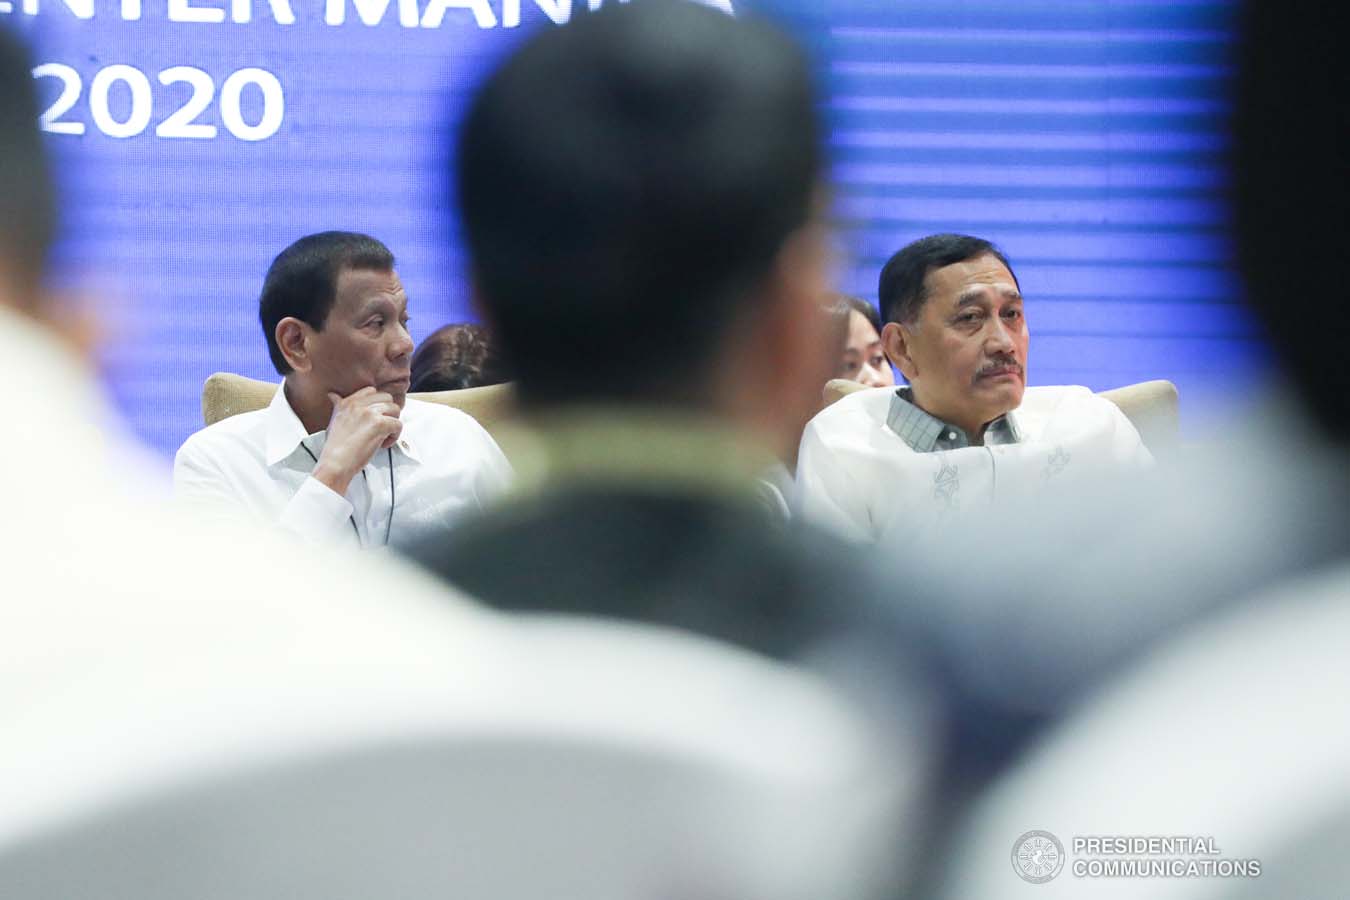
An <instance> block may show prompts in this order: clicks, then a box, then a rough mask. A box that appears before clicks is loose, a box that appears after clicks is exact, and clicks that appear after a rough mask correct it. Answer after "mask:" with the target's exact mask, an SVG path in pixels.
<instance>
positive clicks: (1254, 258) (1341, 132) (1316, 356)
mask: <svg viewBox="0 0 1350 900" xmlns="http://www.w3.org/2000/svg"><path fill="white" fill-rule="evenodd" d="M1339 8H1340V7H1339V6H1338V5H1337V4H1328V5H1325V6H1323V5H1322V4H1315V3H1297V2H1295V3H1292V4H1288V3H1261V2H1249V3H1246V4H1245V5H1244V8H1243V14H1242V17H1241V19H1240V23H1241V25H1240V39H1239V42H1238V62H1239V65H1238V77H1237V83H1236V87H1237V96H1236V98H1235V99H1236V102H1235V103H1234V107H1233V108H1234V115H1233V121H1232V132H1233V137H1234V144H1233V150H1234V154H1233V164H1234V165H1233V169H1234V171H1233V182H1232V183H1233V209H1234V213H1235V221H1236V226H1237V228H1236V236H1237V250H1238V260H1239V265H1240V267H1241V270H1242V274H1243V276H1244V279H1245V281H1246V288H1247V290H1246V295H1247V300H1248V303H1249V304H1250V306H1251V309H1252V310H1253V311H1254V312H1255V314H1256V316H1257V318H1258V319H1259V320H1260V322H1261V325H1262V326H1263V329H1264V331H1265V334H1266V336H1267V337H1268V339H1269V340H1270V343H1271V345H1272V347H1273V349H1274V351H1275V355H1276V357H1277V359H1278V360H1279V362H1280V363H1281V365H1282V367H1283V369H1284V370H1285V372H1286V373H1287V374H1288V375H1289V377H1290V378H1291V379H1292V381H1293V382H1294V385H1295V387H1296V388H1297V389H1298V394H1299V396H1301V397H1302V398H1303V400H1304V401H1305V402H1306V403H1307V404H1308V406H1309V408H1310V409H1311V410H1312V412H1313V414H1314V416H1315V417H1316V419H1317V420H1318V422H1319V423H1320V424H1321V425H1322V427H1323V429H1324V431H1325V432H1326V433H1327V434H1329V435H1331V436H1333V437H1336V438H1339V439H1341V440H1350V390H1347V384H1350V377H1348V376H1347V375H1346V368H1345V367H1346V362H1345V357H1346V348H1347V347H1350V322H1347V321H1346V318H1345V313H1344V311H1343V309H1342V305H1343V304H1344V302H1345V301H1344V299H1343V298H1344V294H1345V290H1344V284H1343V282H1342V281H1339V280H1338V279H1339V278H1343V275H1337V274H1335V273H1337V272H1338V270H1340V269H1341V268H1342V267H1343V263H1342V260H1343V259H1344V257H1345V252H1346V243H1347V237H1350V235H1347V230H1348V229H1347V227H1346V222H1347V220H1350V177H1347V172H1346V165H1347V160H1350V108H1348V106H1347V97H1350V75H1348V74H1347V69H1346V66H1345V61H1344V56H1345V47H1344V42H1345V29H1344V27H1343V26H1342V25H1338V24H1337V23H1338V22H1340V21H1341V20H1342V15H1343V13H1337V10H1338V9H1339ZM1329 276H1330V277H1329Z"/></svg>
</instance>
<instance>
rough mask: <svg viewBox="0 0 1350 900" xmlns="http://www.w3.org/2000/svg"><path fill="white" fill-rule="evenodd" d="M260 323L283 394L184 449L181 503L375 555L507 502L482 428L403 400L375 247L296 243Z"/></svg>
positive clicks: (399, 311)
mask: <svg viewBox="0 0 1350 900" xmlns="http://www.w3.org/2000/svg"><path fill="white" fill-rule="evenodd" d="M258 317H259V319H260V320H261V323H262V328H263V334H264V336H265V337H266V339H267V349H268V353H269V354H270V355H271V357H272V364H273V365H274V366H275V367H276V370H277V372H278V373H279V374H281V375H282V376H284V382H283V384H282V387H281V389H280V390H278V391H277V392H276V396H275V397H274V398H273V399H272V403H271V405H270V406H268V407H267V408H266V409H261V410H258V411H256V412H248V413H243V414H241V415H237V416H232V417H230V418H228V419H224V420H222V421H220V422H217V423H216V424H214V425H211V426H209V427H207V428H204V429H202V430H201V431H199V432H197V433H196V434H194V435H192V436H191V437H190V438H188V439H187V441H186V442H184V444H183V446H182V447H181V448H180V449H179V451H178V455H177V457H176V458H175V459H174V466H173V483H174V493H175V495H176V496H177V497H178V499H180V500H181V501H183V502H184V503H186V504H189V505H193V506H196V507H199V508H209V509H211V510H214V511H220V510H225V511H228V512H231V513H234V514H237V515H243V516H244V517H246V518H249V519H252V520H254V521H257V522H260V523H266V524H278V525H280V526H281V528H283V529H284V530H286V531H289V532H292V533H295V534H297V535H299V536H300V537H302V538H304V539H306V540H309V541H313V542H316V543H340V542H343V541H345V542H347V543H351V542H353V541H354V542H356V543H357V544H358V545H360V546H362V547H372V546H384V545H386V544H389V543H391V542H394V543H400V542H406V541H408V540H409V539H410V538H413V537H416V536H417V535H418V534H419V533H420V532H421V531H423V530H424V529H426V528H434V527H438V526H439V527H444V526H447V525H449V524H451V523H452V522H454V521H455V520H457V519H458V517H459V515H460V514H461V513H463V512H466V511H469V510H473V511H478V510H480V509H482V508H483V506H484V505H485V504H486V503H487V502H488V501H489V500H491V499H493V498H494V497H496V496H497V495H498V494H500V493H502V492H503V491H504V490H505V488H506V484H507V481H508V478H509V477H510V471H511V470H510V466H509V465H508V464H507V462H506V458H505V457H504V456H503V455H502V452H501V450H500V449H498V447H497V444H496V442H495V441H493V440H492V438H491V437H490V436H489V435H488V433H487V432H486V431H484V430H483V428H482V426H480V425H479V424H478V423H477V422H476V421H474V420H473V418H471V417H470V416H468V415H466V414H464V413H462V412H460V411H458V410H454V409H450V408H449V407H445V406H440V405H437V404H433V403H425V402H422V401H419V400H409V399H408V396H407V394H408V387H409V384H410V378H411V368H410V365H411V360H412V352H413V341H412V337H411V336H410V335H409V334H408V296H407V294H406V293H404V290H403V285H402V284H401V283H400V282H399V278H398V274H397V273H396V272H395V271H394V255H393V254H392V253H390V252H389V248H387V247H385V245H384V244H382V243H380V242H379V241H377V240H375V239H374V238H372V237H368V236H367V235H364V234H355V233H351V232H344V231H325V232H322V233H320V234H312V235H309V236H307V237H303V238H300V239H299V240H298V241H296V242H295V243H293V244H291V246H289V247H287V248H286V249H285V250H283V251H282V252H281V253H280V254H279V255H278V256H277V258H276V259H275V260H274V261H273V262H272V265H271V267H270V268H269V269H268V270H267V277H266V279H265V280H264V282H263V289H262V296H261V298H260V299H259V303H258Z"/></svg>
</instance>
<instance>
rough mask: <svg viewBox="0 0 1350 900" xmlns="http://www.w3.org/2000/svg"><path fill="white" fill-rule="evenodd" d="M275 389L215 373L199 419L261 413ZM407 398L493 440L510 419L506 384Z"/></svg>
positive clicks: (208, 382)
mask: <svg viewBox="0 0 1350 900" xmlns="http://www.w3.org/2000/svg"><path fill="white" fill-rule="evenodd" d="M279 386H280V385H277V384H274V383H273V382H270V381H258V380H257V379H254V378H245V377H244V376H243V375H234V374H232V373H230V372H217V373H216V374H214V375H212V376H211V377H210V378H207V379H206V384H205V385H203V386H202V419H204V420H205V421H206V424H207V425H214V424H215V423H216V422H219V421H220V420H221V419H228V418H229V417H230V416H237V415H239V414H240V413H246V412H252V411H253V410H255V409H262V408H263V407H264V406H266V405H267V404H269V403H271V402H272V396H273V395H274V394H275V393H276V392H277V388H278V387H279ZM409 396H410V397H415V398H416V399H418V400H424V401H426V402H428V403H442V404H444V405H446V406H452V407H454V408H455V409H458V410H462V411H464V412H466V413H468V414H469V415H471V416H473V417H474V418H475V419H477V420H478V424H480V425H482V426H483V427H484V428H486V429H487V430H488V433H490V434H492V435H493V437H496V436H497V435H496V430H497V428H499V427H500V426H501V425H502V424H503V423H504V422H505V421H506V420H507V419H508V418H509V417H510V415H511V407H512V402H511V386H510V385H509V384H494V385H489V386H488V387H477V388H465V389H464V390H462V391H432V392H430V393H425V394H409Z"/></svg>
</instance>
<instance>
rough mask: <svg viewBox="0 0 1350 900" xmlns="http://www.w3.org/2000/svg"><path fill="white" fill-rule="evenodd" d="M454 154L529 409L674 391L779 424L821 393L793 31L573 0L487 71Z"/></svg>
mask: <svg viewBox="0 0 1350 900" xmlns="http://www.w3.org/2000/svg"><path fill="white" fill-rule="evenodd" d="M457 166H458V170H457V173H456V174H457V179H458V200H459V204H460V212H461V217H462V220H463V226H464V229H465V233H466V238H467V243H468V249H469V253H470V256H471V260H472V271H473V278H474V286H475V291H476V295H477V301H478V303H479V305H480V307H481V310H482V312H483V314H484V316H485V318H486V320H487V324H489V325H490V326H491V327H492V329H493V333H494V334H495V335H496V336H497V337H499V338H500V340H501V341H502V344H503V348H504V350H505V352H506V353H507V355H508V356H509V357H510V358H511V360H512V363H513V365H514V366H515V368H516V376H517V379H518V381H517V383H518V386H519V397H520V400H521V403H522V404H523V405H524V406H526V407H527V408H531V409H533V410H535V411H540V410H542V409H546V408H558V407H571V406H581V405H608V406H651V405H656V404H660V405H661V406H663V407H666V408H669V407H671V406H681V407H684V408H686V409H693V410H697V411H700V412H708V413H712V414H714V415H719V416H721V417H723V418H727V419H730V420H734V421H735V423H736V424H738V425H742V426H746V425H748V426H751V427H755V428H758V430H760V431H761V432H764V433H766V436H769V437H771V438H773V439H779V438H780V437H781V435H779V434H778V433H777V432H779V431H781V425H780V422H781V421H784V420H787V419H790V418H796V419H797V420H799V421H800V420H801V418H802V416H801V415H800V414H799V413H798V412H797V411H795V410H794V408H793V407H795V406H796V405H801V404H811V403H815V402H817V395H818V394H819V386H820V384H821V383H823V381H824V380H825V379H826V378H828V377H829V372H830V369H831V367H832V365H833V360H832V359H831V358H830V357H831V352H830V349H831V348H830V345H829V342H828V340H827V339H825V337H824V335H823V328H824V323H823V322H822V317H821V316H820V314H819V309H818V306H819V298H820V297H821V296H822V295H823V294H824V292H825V289H826V277H827V274H828V273H827V271H826V269H827V259H828V251H827V238H826V235H825V234H824V229H823V228H821V227H820V226H819V225H818V224H817V223H816V215H817V212H818V211H819V210H820V208H821V206H822V205H823V204H822V197H821V191H820V187H819V180H820V176H821V169H822V153H821V127H820V123H819V122H818V120H817V116H816V112H815V95H814V91H813V88H812V83H811V75H810V71H809V67H808V65H807V62H806V60H805V58H804V56H803V54H802V52H801V51H800V49H799V48H798V47H797V46H796V45H794V44H793V43H792V42H791V41H790V40H789V39H788V38H787V37H786V36H784V35H783V34H781V33H779V32H778V31H776V30H774V29H773V28H771V27H769V26H768V25H766V24H764V23H761V22H756V21H752V20H746V19H737V18H732V17H730V16H727V15H724V14H722V13H720V12H716V11H713V10H711V9H709V8H706V7H704V6H701V5H697V4H694V3H690V2H684V0H637V2H633V3H630V4H626V5H607V6H605V7H604V8H603V9H601V10H599V11H597V12H594V13H590V14H581V15H578V16H577V17H576V18H575V19H574V20H573V21H572V22H570V23H569V24H567V25H565V26H563V27H561V28H557V29H550V30H547V31H544V32H542V33H540V34H539V35H537V36H535V37H534V38H533V39H532V40H531V41H529V42H528V43H526V44H525V45H524V46H523V47H522V48H521V49H520V50H519V51H518V52H517V53H516V54H515V55H514V56H513V57H511V58H510V59H509V60H508V61H507V62H506V63H505V64H504V65H503V66H502V67H501V68H500V69H499V70H498V71H497V72H495V73H494V74H493V75H492V76H491V77H490V78H489V79H488V81H487V83H486V84H485V85H484V87H483V88H482V90H481V91H480V92H479V94H478V96H477V97H476V99H475V100H474V102H473V104H472V105H471V107H470V110H469V112H468V114H467V117H466V119H465V121H464V124H463V126H462V130H461V132H460V135H459V146H458V158H457ZM752 400H753V404H752V402H751V401H752Z"/></svg>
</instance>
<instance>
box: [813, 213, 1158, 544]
mask: <svg viewBox="0 0 1350 900" xmlns="http://www.w3.org/2000/svg"><path fill="white" fill-rule="evenodd" d="M878 297H879V299H880V301H881V308H882V312H883V314H884V317H885V319H886V323H887V324H886V326H885V328H883V329H882V335H881V337H882V343H883V346H884V347H885V350H886V355H887V356H888V357H889V358H890V360H891V362H892V363H894V364H895V365H896V367H897V368H899V369H900V371H901V372H902V373H903V374H904V376H905V378H906V380H907V381H908V382H909V384H908V385H907V386H905V387H901V388H875V389H872V390H866V391H858V392H856V393H854V394H850V395H848V396H846V397H844V398H843V399H842V400H840V401H839V402H837V403H835V404H833V405H832V406H830V407H828V408H826V409H825V410H824V411H823V412H821V413H820V414H819V415H818V416H816V417H815V418H814V419H813V420H812V421H811V423H810V424H809V425H808V426H807V428H806V432H805V434H804V436H803V438H802V445H801V453H800V455H799V457H798V463H797V494H798V505H799V509H800V511H801V512H802V514H803V515H805V516H806V517H807V518H809V519H813V520H815V521H817V522H819V523H821V524H824V525H827V526H831V527H833V528H835V529H836V530H838V531H840V532H841V533H843V534H845V535H847V536H849V537H852V538H855V539H859V540H879V539H882V538H887V539H890V538H901V539H909V538H913V537H916V536H919V535H922V534H924V533H927V532H929V531H931V530H932V529H933V528H935V527H937V526H940V525H941V524H942V523H944V522H946V521H948V520H950V519H951V518H952V517H953V516H955V515H957V514H958V513H959V512H960V511H961V510H962V509H966V510H970V509H987V508H988V507H989V506H990V504H992V503H994V502H1003V501H1012V500H1019V499H1025V498H1026V497H1027V496H1029V495H1030V494H1032V493H1033V492H1035V491H1038V490H1041V489H1043V488H1044V487H1046V486H1048V485H1050V484H1051V483H1054V484H1056V485H1059V484H1062V483H1067V482H1072V481H1074V480H1076V478H1077V477H1078V476H1080V475H1083V474H1086V473H1088V472H1095V471H1099V470H1100V469H1101V468H1102V467H1103V466H1124V467H1127V468H1138V467H1142V466H1147V465H1149V464H1150V463H1151V462H1152V457H1151V456H1150V455H1149V453H1148V451H1147V450H1146V449H1145V448H1144V445H1143V443H1142V442H1141V441H1140V439H1139V433H1138V432H1137V431H1135V429H1134V426H1133V425H1131V424H1130V421H1129V420H1128V419H1126V418H1125V416H1124V414H1123V413H1121V412H1120V410H1119V409H1118V408H1117V407H1116V406H1115V405H1114V404H1112V403H1111V402H1110V401H1108V400H1104V399H1102V398H1101V397H1098V396H1096V395H1094V394H1093V393H1092V392H1091V391H1089V390H1088V389H1087V388H1084V387H1034V388H1031V389H1027V388H1026V380H1025V370H1026V360H1027V344H1028V332H1027V324H1026V317H1025V312H1024V308H1023V307H1024V303H1023V299H1022V293H1021V288H1020V286H1019V285H1018V282H1017V277H1016V276H1015V275H1014V274H1013V273H1012V268H1011V266H1010V265H1009V264H1008V260H1007V258H1006V257H1005V256H1004V255H1003V253H1002V252H1001V251H1000V250H999V249H998V248H997V247H995V246H994V245H993V244H991V243H990V242H989V241H986V240H983V239H981V238H976V237H970V236H967V235H958V234H938V235H930V236H929V237H925V238H922V239H920V240H917V241H915V242H914V243H912V244H910V245H908V246H906V247H905V248H904V249H902V250H900V252H898V253H896V254H895V255H894V256H892V257H891V259H890V261H889V262H887V263H886V266H885V267H884V268H883V269H882V271H881V279H880V286H879V288H878Z"/></svg>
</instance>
